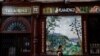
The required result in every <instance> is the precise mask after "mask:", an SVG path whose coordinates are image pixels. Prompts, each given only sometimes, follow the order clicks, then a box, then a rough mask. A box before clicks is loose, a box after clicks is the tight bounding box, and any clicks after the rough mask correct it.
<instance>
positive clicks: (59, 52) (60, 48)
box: [57, 45, 63, 56]
mask: <svg viewBox="0 0 100 56" xmlns="http://www.w3.org/2000/svg"><path fill="white" fill-rule="evenodd" d="M57 56H63V53H62V46H61V45H59V47H58V50H57Z"/></svg>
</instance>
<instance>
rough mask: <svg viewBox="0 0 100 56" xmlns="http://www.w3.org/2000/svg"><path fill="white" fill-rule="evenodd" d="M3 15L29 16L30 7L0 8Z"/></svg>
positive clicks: (30, 12)
mask: <svg viewBox="0 0 100 56" xmlns="http://www.w3.org/2000/svg"><path fill="white" fill-rule="evenodd" d="M2 14H3V15H30V14H32V9H31V7H13V6H4V7H3V8H2Z"/></svg>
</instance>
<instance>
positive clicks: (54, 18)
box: [46, 16, 60, 34]
mask: <svg viewBox="0 0 100 56" xmlns="http://www.w3.org/2000/svg"><path fill="white" fill-rule="evenodd" d="M59 19H60V17H57V16H51V17H50V18H49V19H47V20H46V22H47V25H46V30H47V34H49V33H50V31H54V30H55V27H59V25H57V23H56V22H57V21H60V20H59Z"/></svg>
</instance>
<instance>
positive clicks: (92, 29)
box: [87, 15, 100, 55]
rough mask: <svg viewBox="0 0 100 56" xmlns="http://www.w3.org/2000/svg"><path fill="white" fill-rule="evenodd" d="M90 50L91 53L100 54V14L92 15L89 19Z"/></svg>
mask: <svg viewBox="0 0 100 56" xmlns="http://www.w3.org/2000/svg"><path fill="white" fill-rule="evenodd" d="M87 32H88V41H87V42H88V50H89V54H91V55H98V54H99V55H100V15H91V16H89V17H88V19H87Z"/></svg>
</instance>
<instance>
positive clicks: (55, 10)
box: [43, 7, 75, 14]
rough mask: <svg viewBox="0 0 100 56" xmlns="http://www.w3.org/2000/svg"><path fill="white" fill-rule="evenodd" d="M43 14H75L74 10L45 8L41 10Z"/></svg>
mask: <svg viewBox="0 0 100 56" xmlns="http://www.w3.org/2000/svg"><path fill="white" fill-rule="evenodd" d="M43 13H44V14H53V13H54V14H55V13H75V8H58V7H56V8H54V7H46V8H44V9H43Z"/></svg>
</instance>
